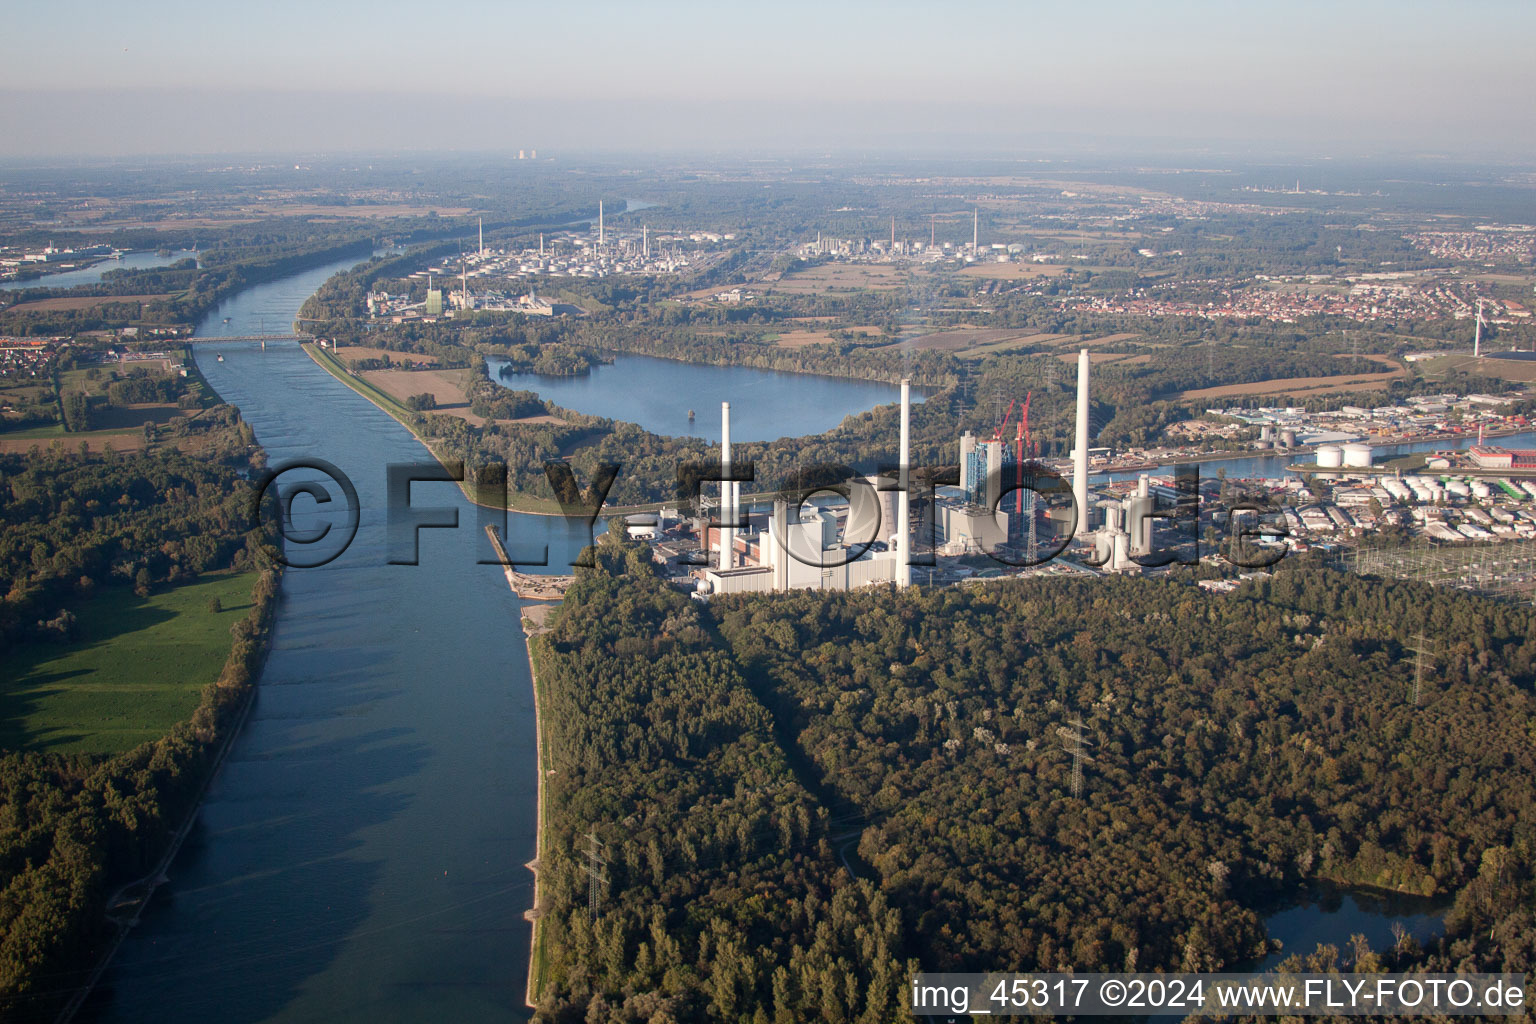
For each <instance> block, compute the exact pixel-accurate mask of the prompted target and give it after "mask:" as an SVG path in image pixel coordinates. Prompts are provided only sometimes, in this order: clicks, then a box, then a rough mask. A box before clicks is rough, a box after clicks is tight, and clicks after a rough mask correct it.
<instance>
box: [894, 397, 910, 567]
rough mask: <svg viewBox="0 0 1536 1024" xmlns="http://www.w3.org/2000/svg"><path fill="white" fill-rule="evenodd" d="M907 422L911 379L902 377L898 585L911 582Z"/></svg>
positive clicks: (908, 422) (898, 505)
mask: <svg viewBox="0 0 1536 1024" xmlns="http://www.w3.org/2000/svg"><path fill="white" fill-rule="evenodd" d="M911 425H912V381H911V380H909V379H906V378H903V379H902V382H901V463H900V465H899V467H898V468H897V474H898V476H897V481H896V484H897V491H896V531H897V532H896V536H897V537H898V538H899V539H898V540H897V544H898V545H899V548H898V549H897V555H896V585H897V586H898V587H909V586H911V585H912V504H911V502H912V499H911V497H910V495H909V494H908V490H909V485H910V476H911V473H910V468H911V463H912V450H911V447H912V445H911Z"/></svg>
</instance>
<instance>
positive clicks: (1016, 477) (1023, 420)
mask: <svg viewBox="0 0 1536 1024" xmlns="http://www.w3.org/2000/svg"><path fill="white" fill-rule="evenodd" d="M1034 397H1035V393H1034V392H1033V391H1030V392H1027V393H1025V395H1024V409H1023V411H1022V412H1020V413H1019V427H1018V436H1017V437H1016V438H1015V439H1014V442H1015V445H1016V449H1015V454H1014V457H1013V482H1014V483H1015V484H1016V485H1017V486H1018V490H1016V491H1014V492H1013V493H1014V496H1015V498H1016V499H1017V512H1018V514H1019V515H1023V514H1024V449H1025V447H1026V446H1027V445H1028V441H1029V400H1030V399H1031V398H1034ZM1030 504H1034V503H1033V502H1031V503H1030Z"/></svg>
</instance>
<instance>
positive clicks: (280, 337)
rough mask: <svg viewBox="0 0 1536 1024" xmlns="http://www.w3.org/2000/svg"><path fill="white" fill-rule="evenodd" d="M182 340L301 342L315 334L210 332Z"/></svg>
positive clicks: (311, 338)
mask: <svg viewBox="0 0 1536 1024" xmlns="http://www.w3.org/2000/svg"><path fill="white" fill-rule="evenodd" d="M182 340H183V341H187V342H191V343H192V344H196V343H198V342H205V343H206V342H212V341H260V342H268V341H297V342H301V343H302V342H307V341H314V340H315V336H314V335H313V334H210V335H193V336H192V337H190V338H184V339H182Z"/></svg>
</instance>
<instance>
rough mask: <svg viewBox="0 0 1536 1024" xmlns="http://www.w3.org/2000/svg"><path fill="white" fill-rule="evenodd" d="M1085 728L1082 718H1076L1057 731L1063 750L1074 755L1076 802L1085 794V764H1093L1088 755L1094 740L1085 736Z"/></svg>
mask: <svg viewBox="0 0 1536 1024" xmlns="http://www.w3.org/2000/svg"><path fill="white" fill-rule="evenodd" d="M1085 728H1087V726H1085V725H1083V720H1082V719H1081V718H1074V719H1073V720H1072V721H1070V722H1068V723H1067V724H1066V725H1063V726H1060V727H1059V728H1057V730H1056V735H1058V736H1060V737H1061V739H1062V747H1063V749H1065V750H1066V752H1067V753H1069V754H1071V755H1072V798H1073V799H1074V800H1075V799H1077V798H1078V797H1079V796H1081V795H1082V792H1083V762H1084V761H1088V762H1090V763H1092V762H1093V758H1092V757H1091V756H1090V755H1089V753H1088V748H1089V747H1091V746H1092V745H1093V740H1090V739H1089V738H1088V737H1086V736H1084V735H1083V730H1084V729H1085Z"/></svg>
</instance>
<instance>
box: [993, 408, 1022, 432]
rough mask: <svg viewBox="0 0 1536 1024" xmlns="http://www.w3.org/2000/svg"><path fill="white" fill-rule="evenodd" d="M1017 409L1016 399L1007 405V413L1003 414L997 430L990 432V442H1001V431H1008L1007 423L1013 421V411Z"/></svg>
mask: <svg viewBox="0 0 1536 1024" xmlns="http://www.w3.org/2000/svg"><path fill="white" fill-rule="evenodd" d="M1018 407H1019V400H1018V399H1017V398H1015V399H1014V400H1013V401H1011V402H1009V403H1008V411H1007V412H1005V413H1004V414H1003V422H1001V423H999V424H998V425H997V429H996V430H994V431H993V432H992V440H994V441H1001V440H1002V439H1003V431H1005V430H1007V429H1008V421H1009V420H1011V419H1013V410H1015V409H1017V408H1018Z"/></svg>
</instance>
